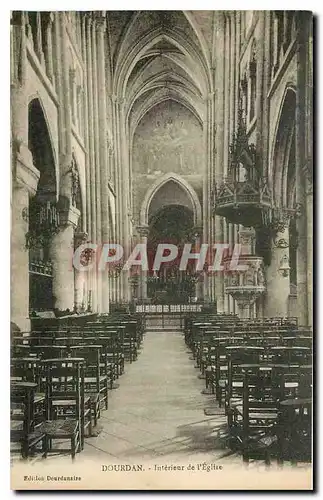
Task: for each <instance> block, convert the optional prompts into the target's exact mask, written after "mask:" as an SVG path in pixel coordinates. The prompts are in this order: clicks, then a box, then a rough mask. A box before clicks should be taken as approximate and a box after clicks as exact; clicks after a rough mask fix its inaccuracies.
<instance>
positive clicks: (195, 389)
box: [81, 332, 232, 463]
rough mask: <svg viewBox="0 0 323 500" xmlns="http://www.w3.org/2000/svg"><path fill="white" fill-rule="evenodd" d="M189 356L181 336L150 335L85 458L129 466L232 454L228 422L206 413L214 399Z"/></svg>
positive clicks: (128, 367)
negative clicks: (225, 434)
mask: <svg viewBox="0 0 323 500" xmlns="http://www.w3.org/2000/svg"><path fill="white" fill-rule="evenodd" d="M189 358H190V354H189V352H188V351H187V348H186V346H185V343H184V339H183V336H182V334H181V333H180V332H158V333H157V332H147V333H146V335H145V339H144V342H143V346H142V352H141V353H140V355H139V359H138V360H137V361H136V362H135V363H133V364H131V365H129V364H127V365H126V370H127V371H126V373H125V374H124V375H123V376H122V377H121V379H120V387H119V389H117V390H114V391H112V393H110V399H109V409H108V410H107V411H105V412H103V414H102V416H101V419H100V421H99V425H100V426H101V428H102V430H101V432H100V434H99V435H98V436H97V437H92V438H89V439H87V440H86V445H85V449H84V451H83V453H82V454H81V455H83V456H87V457H89V456H91V457H94V456H96V457H99V456H100V457H101V458H102V460H103V456H104V455H106V459H110V460H112V459H113V457H114V458H116V459H118V461H121V462H123V463H127V462H128V463H136V462H138V460H139V461H140V460H156V459H159V458H165V459H167V460H172V461H175V460H181V459H185V461H186V460H194V461H207V462H211V461H214V460H218V459H219V458H221V459H222V457H225V456H227V455H228V450H225V449H223V440H221V439H219V437H218V431H219V430H220V429H221V428H222V427H223V423H224V422H225V419H224V417H223V416H222V415H220V416H218V417H206V416H205V415H204V411H203V409H204V407H206V406H208V405H209V401H210V399H209V397H208V396H205V395H202V394H201V390H202V389H203V388H204V381H203V380H200V379H198V377H197V375H198V373H199V372H198V370H196V369H195V368H194V362H193V361H192V360H190V359H189ZM221 413H222V412H221ZM231 458H232V457H231Z"/></svg>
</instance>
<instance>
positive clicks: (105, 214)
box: [96, 14, 110, 313]
mask: <svg viewBox="0 0 323 500" xmlns="http://www.w3.org/2000/svg"><path fill="white" fill-rule="evenodd" d="M96 24H97V73H98V97H99V107H98V124H99V130H98V133H99V153H100V181H101V182H100V185H99V188H100V189H101V207H100V210H101V241H102V244H104V243H109V240H110V228H109V154H108V132H107V102H106V81H105V56H106V55H105V30H106V18H105V16H104V15H103V14H97V16H96ZM99 273H100V280H101V287H102V301H101V311H102V312H103V313H108V312H109V304H110V279H109V274H108V273H107V272H102V271H99Z"/></svg>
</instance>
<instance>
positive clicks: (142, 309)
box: [136, 304, 204, 314]
mask: <svg viewBox="0 0 323 500" xmlns="http://www.w3.org/2000/svg"><path fill="white" fill-rule="evenodd" d="M203 307H204V304H137V305H136V313H144V314H183V313H189V312H194V313H196V312H201V311H202V308H203Z"/></svg>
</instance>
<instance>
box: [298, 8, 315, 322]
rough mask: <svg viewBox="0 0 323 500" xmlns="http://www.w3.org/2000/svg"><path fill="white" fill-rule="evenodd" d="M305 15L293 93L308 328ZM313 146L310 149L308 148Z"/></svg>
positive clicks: (302, 294)
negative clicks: (294, 93) (295, 84)
mask: <svg viewBox="0 0 323 500" xmlns="http://www.w3.org/2000/svg"><path fill="white" fill-rule="evenodd" d="M307 14H310V15H311V13H305V12H304V13H303V12H299V13H298V14H297V29H298V34H297V92H296V123H295V143H296V157H295V168H296V203H297V204H299V206H300V207H302V209H301V211H300V216H299V218H298V219H297V233H298V247H297V308H298V311H299V316H298V319H299V323H300V324H301V325H307V324H308V282H307V279H308V275H307V273H308V261H307V260H308V259H307V257H308V256H307V238H308V227H307V218H306V205H307V199H306V174H305V171H304V170H306V157H305V155H306V123H307V116H306V109H305V106H306V85H307V79H306V69H307V68H306V63H307V51H306V37H307V34H308V33H307V31H308V26H307V22H306V19H305V17H306V16H307ZM311 146H312V145H311Z"/></svg>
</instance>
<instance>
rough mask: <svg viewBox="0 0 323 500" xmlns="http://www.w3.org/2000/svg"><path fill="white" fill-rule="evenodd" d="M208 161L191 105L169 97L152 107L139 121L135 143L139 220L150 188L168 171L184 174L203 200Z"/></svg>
mask: <svg viewBox="0 0 323 500" xmlns="http://www.w3.org/2000/svg"><path fill="white" fill-rule="evenodd" d="M204 161H205V160H204V148H203V130H202V127H201V124H200V123H199V121H198V119H197V118H196V117H195V116H194V115H193V114H192V113H191V112H190V111H189V110H188V109H186V108H185V107H184V106H183V105H181V104H179V103H177V102H175V101H165V102H163V103H160V104H158V105H157V106H155V107H154V108H153V109H151V110H150V111H149V112H148V113H147V114H146V115H145V116H144V117H143V119H142V120H141V122H140V123H139V125H138V127H137V130H136V132H135V135H134V140H133V147H132V190H133V204H134V206H133V213H134V216H135V219H136V221H137V222H138V221H139V212H140V207H141V203H142V201H143V198H144V196H145V194H146V192H147V190H148V189H149V187H150V186H151V185H152V184H153V183H155V182H156V181H157V180H158V179H159V178H162V177H163V176H164V175H165V174H166V173H170V172H173V173H176V174H178V175H180V176H181V177H183V178H184V179H185V180H186V181H187V182H188V183H189V184H190V185H191V186H192V187H193V188H194V189H195V190H196V192H197V194H198V196H199V198H200V201H201V200H202V176H203V171H204V168H205V167H204ZM178 201H179V204H180V200H178Z"/></svg>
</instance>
